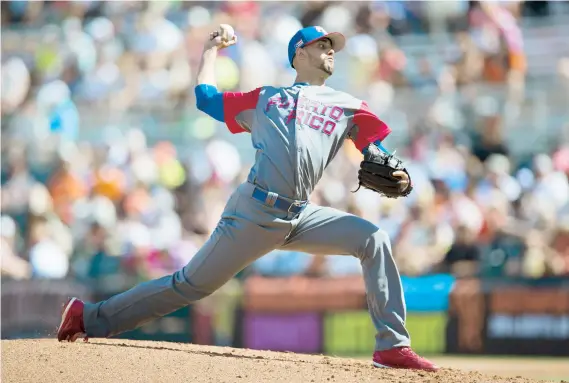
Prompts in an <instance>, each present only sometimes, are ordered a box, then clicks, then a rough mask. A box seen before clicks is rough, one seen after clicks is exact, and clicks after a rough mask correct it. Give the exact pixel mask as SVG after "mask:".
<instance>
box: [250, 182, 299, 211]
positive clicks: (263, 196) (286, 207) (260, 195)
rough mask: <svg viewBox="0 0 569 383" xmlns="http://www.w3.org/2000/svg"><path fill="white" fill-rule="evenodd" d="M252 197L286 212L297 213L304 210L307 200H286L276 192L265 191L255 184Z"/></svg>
mask: <svg viewBox="0 0 569 383" xmlns="http://www.w3.org/2000/svg"><path fill="white" fill-rule="evenodd" d="M253 198H255V199H256V200H258V201H261V202H262V203H264V204H265V205H267V206H270V207H276V208H277V209H280V210H283V211H286V212H287V213H293V214H298V213H300V212H302V211H303V210H304V208H305V207H306V205H308V202H303V201H292V202H290V201H288V200H286V199H284V198H283V197H280V196H279V195H278V194H277V193H273V192H267V191H264V190H263V189H260V188H258V187H256V186H255V190H253Z"/></svg>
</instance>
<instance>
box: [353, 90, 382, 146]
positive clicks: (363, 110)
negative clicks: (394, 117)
mask: <svg viewBox="0 0 569 383" xmlns="http://www.w3.org/2000/svg"><path fill="white" fill-rule="evenodd" d="M353 122H354V125H357V134H356V135H355V136H354V137H353V141H354V144H355V145H356V148H358V150H360V151H362V150H363V149H364V148H365V147H366V146H367V145H368V144H369V143H371V142H376V141H383V140H384V139H385V138H386V137H387V136H388V135H389V134H390V133H391V129H390V128H389V127H388V126H387V125H386V124H385V122H383V121H381V120H380V119H379V117H377V116H376V115H375V114H374V113H372V112H371V111H370V110H369V107H368V105H367V103H366V102H365V101H363V102H362V106H361V107H360V109H358V110H356V112H355V113H354V117H353Z"/></svg>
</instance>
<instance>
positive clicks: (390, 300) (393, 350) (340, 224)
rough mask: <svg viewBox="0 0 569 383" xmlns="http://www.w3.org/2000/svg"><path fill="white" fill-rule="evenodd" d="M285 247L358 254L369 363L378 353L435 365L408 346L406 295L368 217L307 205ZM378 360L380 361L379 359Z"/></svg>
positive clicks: (393, 362) (412, 364)
mask: <svg viewBox="0 0 569 383" xmlns="http://www.w3.org/2000/svg"><path fill="white" fill-rule="evenodd" d="M282 248H284V249H290V250H297V251H303V252H308V253H311V254H320V255H353V256H355V257H357V258H359V259H360V262H361V265H362V269H363V277H364V281H365V286H366V292H367V302H368V307H369V311H370V315H371V318H372V320H373V323H374V325H375V327H376V330H377V334H376V345H375V351H376V353H375V354H374V364H375V365H376V366H379V365H380V364H379V363H378V362H377V360H378V358H379V356H381V355H382V356H383V358H384V359H383V360H384V361H385V365H387V366H390V367H405V368H422V369H427V370H433V369H435V367H434V366H433V365H432V364H431V363H430V362H428V361H427V360H425V359H423V358H420V357H418V356H417V355H416V354H414V353H413V352H412V351H411V350H410V348H408V346H410V337H409V333H408V332H407V329H406V328H405V315H406V308H405V300H404V296H403V287H402V284H401V279H400V276H399V271H398V270H397V266H396V264H395V261H394V259H393V256H392V253H391V243H390V240H389V236H388V235H387V234H386V233H385V232H384V231H382V230H380V229H379V228H378V227H377V226H375V225H374V224H372V223H371V222H369V221H367V220H365V219H363V218H361V217H358V216H355V215H352V214H348V213H345V212H342V211H339V210H336V209H332V208H329V207H320V206H315V205H309V206H308V207H307V208H306V210H305V212H303V214H302V215H301V216H300V219H299V222H298V224H297V226H296V227H295V229H294V230H293V232H292V233H291V235H290V237H289V240H288V242H287V243H286V244H285V245H284V246H283V247H282ZM382 362H383V361H382Z"/></svg>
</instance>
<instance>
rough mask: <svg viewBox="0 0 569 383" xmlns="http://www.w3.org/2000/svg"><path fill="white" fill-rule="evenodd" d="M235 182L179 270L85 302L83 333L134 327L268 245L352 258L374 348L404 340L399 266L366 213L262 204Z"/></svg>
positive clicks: (224, 276)
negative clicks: (294, 210)
mask: <svg viewBox="0 0 569 383" xmlns="http://www.w3.org/2000/svg"><path fill="white" fill-rule="evenodd" d="M253 190H254V187H253V185H251V184H250V183H248V182H245V183H243V184H241V185H240V186H239V187H238V188H237V189H236V190H235V192H234V193H233V194H232V195H231V197H230V199H229V201H228V203H227V205H226V207H225V209H224V212H223V214H222V217H221V220H220V222H219V224H218V226H217V227H216V229H215V230H214V232H213V233H212V234H211V236H210V238H209V239H208V241H207V242H206V243H205V244H204V246H203V247H202V248H201V249H200V250H199V251H198V252H197V253H196V255H195V256H194V257H193V258H192V259H191V261H190V262H189V263H188V264H187V265H186V266H185V267H184V268H182V269H181V270H179V271H177V272H175V273H173V274H172V275H168V276H165V277H162V278H158V279H155V280H151V281H148V282H144V283H141V284H139V285H137V286H135V287H133V288H131V289H130V290H127V291H125V292H123V293H121V294H118V295H115V296H113V297H111V298H109V299H107V300H105V301H101V302H98V303H94V304H91V303H85V309H84V314H83V319H84V324H85V331H86V333H87V336H88V337H92V338H104V337H110V336H114V335H117V334H120V333H122V332H125V331H130V330H133V329H135V328H138V327H140V326H142V325H144V324H145V323H147V322H149V321H151V320H154V319H156V318H159V317H162V316H165V315H167V314H169V313H171V312H174V311H176V310H178V309H180V308H183V307H185V306H187V305H189V304H191V303H193V302H196V301H198V300H200V299H202V298H205V297H206V296H208V295H210V294H212V293H213V292H214V291H216V290H217V289H218V288H220V287H221V286H223V285H224V284H225V283H226V282H227V281H228V280H230V279H231V278H232V277H233V276H235V275H236V274H237V273H238V272H239V271H241V270H242V269H244V268H245V267H246V266H248V265H249V264H251V263H252V262H254V261H255V260H256V259H258V258H260V257H262V256H263V255H265V254H267V253H268V252H270V251H272V250H274V249H285V250H296V251H302V252H307V253H311V254H319V255H328V254H338V255H340V254H342V255H352V256H355V257H357V258H359V259H360V261H361V265H362V269H363V276H364V280H365V287H366V292H367V302H368V307H369V311H370V315H371V318H372V320H373V323H374V325H375V328H376V329H377V335H376V345H375V348H376V350H385V349H389V348H392V347H396V346H409V345H410V338H409V334H408V332H407V330H406V329H405V325H404V321H405V314H406V309H405V301H404V297H403V289H402V285H401V280H400V277H399V272H398V270H397V267H396V265H395V262H394V260H393V257H392V255H391V244H390V241H389V237H388V236H387V234H385V232H383V231H381V230H379V229H378V228H377V227H376V226H375V225H373V224H372V223H370V222H368V221H367V220H365V219H363V218H360V217H358V216H355V215H351V214H348V213H345V212H341V211H339V210H336V209H332V208H329V207H320V206H316V205H312V204H309V205H308V206H307V207H306V208H305V209H304V210H303V211H302V212H301V213H300V214H299V215H298V216H291V214H288V213H287V212H284V211H282V210H279V209H277V208H273V207H269V206H267V205H265V204H263V203H262V202H260V201H258V200H256V199H254V198H253V197H252V193H253Z"/></svg>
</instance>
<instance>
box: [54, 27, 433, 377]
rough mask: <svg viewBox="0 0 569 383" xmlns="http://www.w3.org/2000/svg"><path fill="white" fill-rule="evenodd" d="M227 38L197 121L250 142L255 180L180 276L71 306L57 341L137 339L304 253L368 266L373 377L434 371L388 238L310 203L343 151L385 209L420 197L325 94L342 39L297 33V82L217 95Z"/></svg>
mask: <svg viewBox="0 0 569 383" xmlns="http://www.w3.org/2000/svg"><path fill="white" fill-rule="evenodd" d="M228 29H230V28H227V27H221V28H220V30H219V31H215V32H213V33H211V34H210V39H209V40H208V42H207V43H206V45H205V48H204V52H203V57H202V61H201V64H200V68H199V73H198V78H197V85H196V88H195V93H196V98H197V108H198V109H199V110H200V111H202V112H204V113H206V114H208V115H209V116H211V117H212V118H214V119H216V120H218V121H221V122H224V123H225V124H226V125H227V127H228V129H229V131H230V132H231V133H233V134H249V135H250V137H251V141H252V144H253V147H254V148H255V149H256V159H255V163H254V164H253V166H252V168H251V170H250V172H249V175H248V177H247V180H246V181H244V182H243V183H242V184H241V185H240V186H239V187H238V188H237V189H236V190H235V191H234V192H233V193H232V195H231V197H230V198H229V200H228V202H227V205H226V207H225V209H224V211H223V213H222V215H221V218H220V220H219V223H218V225H217V227H216V228H215V230H214V231H213V233H212V234H211V236H210V238H209V239H208V241H207V242H206V243H205V245H204V246H203V247H202V248H201V249H200V250H199V251H198V252H197V254H196V255H195V256H194V257H193V258H192V260H191V261H190V262H189V263H188V264H187V265H186V266H185V267H184V268H182V269H181V270H179V271H177V272H175V273H173V274H172V275H168V276H165V277H162V278H158V279H155V280H152V281H148V282H144V283H141V284H139V285H137V286H135V287H133V288H132V289H130V290H128V291H126V292H124V293H121V294H118V295H115V296H113V297H111V298H109V299H108V300H105V301H102V302H97V303H87V302H82V301H80V300H79V299H77V298H73V299H71V300H69V301H68V302H67V303H66V304H65V305H64V309H63V314H62V319H61V324H60V327H59V329H58V334H57V338H58V340H59V341H64V340H67V341H75V340H76V339H77V338H79V337H82V338H84V339H85V341H86V340H87V339H88V338H90V337H91V338H97V337H99V338H100V337H111V336H114V335H117V334H120V333H122V332H125V331H129V330H133V329H135V328H138V327H139V326H142V325H144V324H145V323H147V322H148V321H151V320H153V319H156V318H159V317H161V316H165V315H167V314H169V313H171V312H174V311H176V310H178V309H180V308H182V307H185V306H187V305H189V304H191V303H193V302H196V301H198V300H200V299H202V298H204V297H206V296H208V295H209V294H211V293H213V292H214V291H215V290H216V289H218V288H219V287H221V286H222V285H223V284H225V283H226V282H227V281H228V280H229V279H231V278H232V277H233V276H234V275H236V274H237V273H238V272H239V271H240V270H242V269H243V268H245V267H246V266H247V265H249V264H251V263H252V262H254V261H255V260H256V259H258V258H260V257H262V256H263V255H265V254H267V253H268V252H270V251H272V250H274V249H283V250H296V251H302V252H307V253H311V254H322V255H327V254H345V255H351V256H354V257H357V258H359V259H360V261H361V265H362V269H363V275H364V280H365V286H366V291H367V302H368V308H369V312H370V315H371V318H372V320H373V323H374V325H375V327H376V329H377V335H376V342H375V350H374V351H375V352H374V354H373V365H374V366H376V367H392V368H410V369H422V370H427V371H435V370H437V369H438V367H437V366H435V365H434V364H433V363H431V362H430V361H428V360H426V359H424V358H422V357H420V356H418V355H417V354H415V353H414V352H413V351H412V350H411V348H410V337H409V334H408V332H407V330H406V328H405V314H406V309H405V301H404V297H403V289H402V286H401V280H400V277H399V272H398V270H397V267H396V265H395V262H394V260H393V257H392V254H391V244H390V241H389V237H388V236H387V235H386V233H385V232H383V231H382V230H380V229H379V228H378V227H377V226H375V225H374V224H372V223H371V222H368V221H366V220H364V219H363V218H361V217H358V216H355V215H351V214H347V213H345V212H342V211H339V210H336V209H333V208H330V207H321V206H317V205H314V204H312V203H310V202H308V199H309V196H310V194H311V192H312V191H313V189H314V187H315V186H316V184H317V182H318V181H319V180H320V178H321V176H322V173H323V172H324V170H325V169H326V167H327V166H328V164H330V162H331V161H332V160H333V159H334V157H335V155H336V154H337V153H338V150H339V149H340V148H341V146H342V145H343V144H344V143H345V142H346V141H351V143H350V144H353V145H355V146H356V147H357V148H358V149H359V150H360V151H361V152H362V155H363V158H362V162H361V165H360V169H359V172H358V180H359V185H360V186H363V187H365V188H368V189H370V190H373V191H375V192H377V193H378V194H379V195H381V196H384V197H386V198H399V197H405V196H407V195H408V194H409V193H410V192H411V190H412V188H413V186H412V183H411V180H410V177H409V174H408V172H407V170H406V169H405V167H404V166H403V164H402V162H401V161H400V160H399V159H398V158H397V157H396V156H395V155H393V154H391V153H389V152H388V151H387V150H386V149H385V148H384V147H383V145H382V141H383V140H384V139H385V138H386V137H387V136H388V135H389V134H390V132H391V130H390V128H389V127H388V126H387V125H386V124H385V123H383V122H382V121H381V120H380V119H379V118H378V117H377V116H376V115H374V114H373V113H372V112H370V110H369V109H368V107H367V105H366V103H365V102H364V101H362V100H358V99H357V98H355V97H352V96H351V95H349V94H346V93H344V92H341V91H338V90H335V89H332V88H330V87H328V86H326V84H325V82H326V79H327V78H329V77H330V76H332V73H333V72H334V55H335V54H336V53H337V52H339V51H341V50H342V48H344V45H345V38H344V36H343V35H341V34H340V33H327V32H326V31H324V30H323V29H322V28H321V27H307V28H304V29H301V30H300V31H298V32H297V33H296V34H295V35H294V36H293V37H292V39H291V40H290V43H289V46H288V57H289V61H290V64H291V65H292V67H293V68H294V69H295V70H296V72H297V77H296V80H295V82H294V83H293V84H291V85H290V86H286V87H274V86H270V85H267V86H263V87H260V88H257V89H254V90H251V91H249V92H245V93H242V92H219V91H218V90H217V87H216V81H215V76H214V64H215V60H216V57H217V53H218V51H220V50H221V49H224V48H226V47H228V46H230V45H233V44H235V43H237V37H236V36H234V35H233V33H231V31H228Z"/></svg>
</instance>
